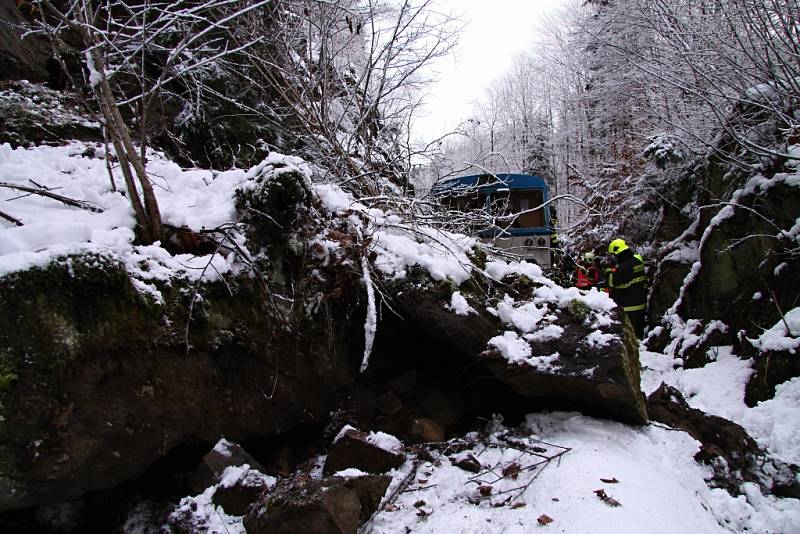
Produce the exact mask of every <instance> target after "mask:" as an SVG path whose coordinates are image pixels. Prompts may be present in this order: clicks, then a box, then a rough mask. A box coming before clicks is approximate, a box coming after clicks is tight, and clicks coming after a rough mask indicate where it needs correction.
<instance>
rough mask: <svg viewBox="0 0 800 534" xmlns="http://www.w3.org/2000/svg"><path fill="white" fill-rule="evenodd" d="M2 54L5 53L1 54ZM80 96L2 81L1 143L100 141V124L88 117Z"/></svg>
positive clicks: (27, 84) (20, 144)
mask: <svg viewBox="0 0 800 534" xmlns="http://www.w3.org/2000/svg"><path fill="white" fill-rule="evenodd" d="M0 56H2V54H0ZM83 106H85V102H82V101H81V100H80V97H79V96H78V95H74V94H71V93H61V92H59V91H54V90H52V89H49V88H47V87H45V86H43V85H40V84H34V83H30V82H27V81H25V80H23V81H17V82H0V116H2V117H3V120H2V121H0V143H9V144H11V146H12V147H18V146H25V147H27V146H33V145H37V144H56V145H60V144H63V143H65V142H67V141H68V140H72V139H80V140H86V141H100V140H102V139H103V135H102V132H101V130H100V123H99V122H97V121H95V120H92V119H90V118H88V116H89V115H90V114H89V113H87V110H86V109H84V107H83Z"/></svg>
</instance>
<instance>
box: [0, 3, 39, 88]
mask: <svg viewBox="0 0 800 534" xmlns="http://www.w3.org/2000/svg"><path fill="white" fill-rule="evenodd" d="M22 5H23V3H22V2H15V1H14V0H0V50H2V54H0V80H29V81H32V82H44V81H47V79H48V77H49V73H48V69H47V60H48V58H50V57H51V56H52V52H51V47H50V43H49V42H48V41H47V39H46V38H45V37H44V36H42V35H28V36H26V37H25V38H24V39H23V38H22V35H23V33H25V30H24V29H23V28H22V27H21V26H22V25H23V24H26V23H27V22H28V20H27V19H26V18H25V16H24V14H23V13H22V12H21V11H20V6H22ZM24 5H25V6H26V7H25V8H23V9H28V10H29V11H30V12H29V13H27V14H28V15H31V16H38V15H36V11H38V9H39V7H38V6H36V5H34V4H24Z"/></svg>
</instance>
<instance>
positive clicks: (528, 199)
mask: <svg viewBox="0 0 800 534" xmlns="http://www.w3.org/2000/svg"><path fill="white" fill-rule="evenodd" d="M543 203H544V194H543V193H542V191H541V190H537V189H533V190H529V191H512V192H511V197H510V199H509V208H510V210H511V213H522V212H527V213H522V214H521V215H520V216H519V217H517V219H516V220H515V221H514V228H534V227H540V226H544V211H543V210H542V208H541V205H542V204H543ZM537 207H538V209H535V210H533V211H527V210H532V209H533V208H537Z"/></svg>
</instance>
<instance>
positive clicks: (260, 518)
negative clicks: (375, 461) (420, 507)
mask: <svg viewBox="0 0 800 534" xmlns="http://www.w3.org/2000/svg"><path fill="white" fill-rule="evenodd" d="M389 482H391V477H388V476H383V475H368V476H363V477H357V478H341V477H332V478H328V479H324V480H312V479H309V478H306V477H300V478H297V479H293V480H289V481H286V482H284V483H282V484H280V485H279V486H278V487H276V488H275V489H274V490H273V491H272V492H271V493H270V495H269V496H267V497H266V498H265V499H264V500H263V501H262V502H261V503H258V504H256V505H255V506H254V507H253V509H252V510H251V512H250V513H249V514H248V515H247V516H246V517H245V520H244V525H245V528H246V530H247V532H248V533H251V534H257V533H264V534H266V533H269V534H294V533H296V532H303V533H308V534H355V532H356V531H357V530H358V526H359V525H360V524H361V522H363V521H365V520H366V519H368V518H369V517H370V516H371V515H372V513H373V512H374V511H375V510H376V509H377V507H378V505H379V504H380V502H381V499H382V498H383V495H384V493H385V492H386V489H387V488H388V487H389Z"/></svg>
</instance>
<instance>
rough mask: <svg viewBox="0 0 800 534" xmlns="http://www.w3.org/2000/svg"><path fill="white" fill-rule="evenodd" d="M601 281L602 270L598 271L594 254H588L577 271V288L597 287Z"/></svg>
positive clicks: (579, 264)
mask: <svg viewBox="0 0 800 534" xmlns="http://www.w3.org/2000/svg"><path fill="white" fill-rule="evenodd" d="M599 281H600V269H598V266H597V262H596V260H595V257H594V253H592V252H587V253H585V254H584V255H583V258H581V260H580V262H579V263H578V268H577V269H576V270H575V287H579V288H581V289H589V288H592V287H595V286H596V285H597V283H598V282H599Z"/></svg>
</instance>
